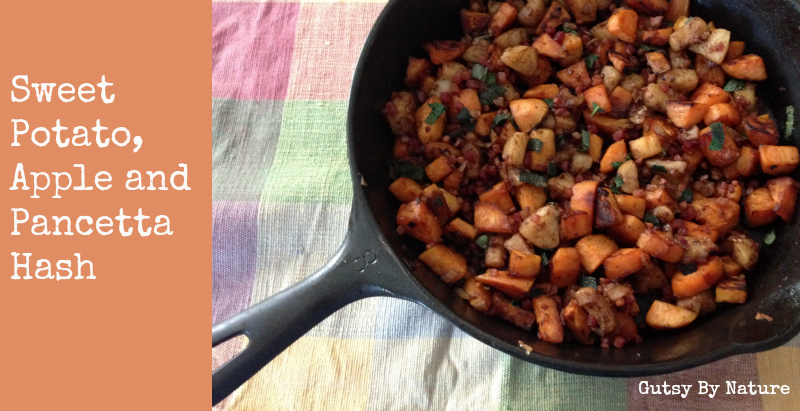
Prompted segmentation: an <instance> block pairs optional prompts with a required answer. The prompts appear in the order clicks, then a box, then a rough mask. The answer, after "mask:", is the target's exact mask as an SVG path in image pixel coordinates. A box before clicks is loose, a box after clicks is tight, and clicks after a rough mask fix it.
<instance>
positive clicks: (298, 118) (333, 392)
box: [211, 0, 800, 411]
mask: <svg viewBox="0 0 800 411" xmlns="http://www.w3.org/2000/svg"><path fill="white" fill-rule="evenodd" d="M432 1H433V0H432ZM384 5H385V2H384V1H380V0H376V1H369V0H362V1H346V2H341V1H321V2H305V1H303V2H300V1H268V2H212V4H211V15H212V22H211V65H212V71H211V115H212V131H211V133H212V164H213V200H212V221H213V249H212V255H213V270H212V284H213V285H212V303H211V304H212V305H211V323H212V324H216V323H217V322H219V321H221V320H224V319H226V318H228V317H230V316H231V315H233V314H235V313H237V312H239V311H241V310H243V309H245V308H247V307H249V306H250V305H253V304H256V303H258V302H260V301H262V300H264V299H265V298H267V297H269V296H271V295H273V294H275V293H277V292H278V291H280V290H283V289H285V288H287V287H289V286H291V285H292V284H294V283H296V282H298V281H300V280H301V279H302V278H304V277H306V276H307V275H309V274H311V273H313V272H314V271H316V270H317V269H318V268H319V267H321V266H322V265H323V264H324V263H325V262H327V261H328V259H329V258H330V257H331V256H332V255H333V253H334V251H335V250H336V249H337V248H338V246H339V244H340V243H341V240H342V239H343V238H344V234H345V229H346V226H347V218H348V213H349V211H350V201H351V199H352V189H351V187H350V182H349V174H348V163H347V150H346V145H345V114H346V107H347V95H348V90H349V87H350V82H351V78H352V74H353V70H354V68H355V65H356V61H357V59H358V55H359V52H360V50H361V47H362V45H363V43H364V40H365V39H366V36H367V34H368V33H369V30H370V28H371V26H372V24H373V22H374V21H375V19H376V18H377V16H378V14H379V13H380V11H381V10H382V9H383V7H384ZM387 97H388V96H387ZM235 349H236V347H232V346H231V345H230V344H229V345H227V346H226V347H224V348H219V349H214V350H212V369H213V368H214V367H216V366H217V365H219V364H221V363H224V362H225V361H226V360H227V359H229V358H230V357H231V355H232V354H233V352H235ZM642 380H643V379H640V378H631V379H620V378H617V379H611V378H593V377H584V376H577V375H572V374H567V373H563V372H559V371H553V370H549V369H546V368H543V367H539V366H536V365H531V364H528V363H525V362H522V361H520V360H517V359H515V358H512V357H509V356H507V355H505V354H503V353H501V352H498V351H496V350H494V349H492V348H490V347H488V346H486V345H484V344H482V343H480V342H478V341H476V340H474V339H472V338H471V337H469V336H467V335H466V334H464V333H463V332H461V331H460V330H458V329H457V328H455V327H454V326H453V325H451V324H450V323H448V322H447V321H445V320H443V319H442V318H440V317H438V316H437V315H435V314H433V313H431V312H429V311H428V310H426V309H425V308H422V307H419V306H417V305H415V304H413V303H409V302H405V301H399V300H395V299H389V298H372V299H367V300H362V301H360V302H357V303H355V304H352V305H350V306H348V307H346V308H345V309H343V310H341V311H339V312H338V313H336V314H334V315H333V316H332V317H330V318H328V319H327V320H325V321H324V322H323V323H322V324H320V325H319V326H317V327H316V328H314V329H313V330H312V331H311V332H310V333H309V334H308V335H306V336H305V337H303V338H301V339H300V340H299V341H297V342H296V343H295V344H294V345H292V346H291V347H290V348H289V349H288V350H287V351H285V352H284V353H283V354H281V355H280V356H279V357H278V358H276V359H275V360H274V361H273V362H272V363H270V364H269V365H268V366H267V367H265V368H264V369H263V370H262V371H261V372H259V373H258V374H257V375H256V376H255V377H254V378H252V379H251V380H250V381H249V382H248V383H246V384H245V385H244V386H243V387H242V388H241V389H239V390H238V391H236V392H235V393H234V394H232V395H231V396H230V397H229V398H228V399H227V400H225V401H224V402H223V403H221V404H220V405H218V406H217V407H215V408H217V409H220V410H281V411H284V410H366V409H369V410H381V411H386V410H486V411H488V410H551V409H568V410H569V409H574V410H618V409H636V410H649V409H653V410H656V409H659V410H660V409H678V408H679V409H681V410H686V411H688V410H706V409H731V410H760V409H770V410H788V409H800V339H798V338H795V339H794V340H793V341H792V342H790V343H789V344H787V345H786V346H784V347H780V348H778V349H775V350H772V351H769V352H765V353H761V354H753V355H740V356H736V357H733V358H729V359H725V360H722V361H719V362H716V363H713V364H710V365H707V366H704V367H699V368H696V369H693V370H690V371H685V372H680V373H675V374H671V375H666V376H658V377H649V378H645V379H644V380H647V381H650V382H651V383H654V384H660V383H662V382H663V381H667V382H668V383H669V384H693V385H694V387H693V389H692V393H691V394H690V395H689V396H688V397H687V398H686V399H682V398H681V397H679V396H669V397H667V396H663V395H642V394H639V393H638V383H639V382H640V381H642ZM699 380H704V381H708V382H711V383H713V384H721V385H722V388H721V390H724V389H725V381H734V380H735V381H737V382H740V383H742V382H743V383H745V384H747V383H748V382H750V381H752V382H753V383H754V384H759V383H761V384H786V385H789V386H790V387H791V390H792V394H790V395H763V396H761V395H755V396H751V395H724V394H723V393H720V394H718V395H717V396H716V397H715V398H713V399H710V398H708V397H707V396H699V395H697V394H696V390H697V384H698V383H697V381H699Z"/></svg>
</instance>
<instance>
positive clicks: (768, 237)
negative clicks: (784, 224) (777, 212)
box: [764, 228, 775, 245]
mask: <svg viewBox="0 0 800 411" xmlns="http://www.w3.org/2000/svg"><path fill="white" fill-rule="evenodd" d="M774 242H775V229H774V228H773V229H772V230H770V232H768V233H767V235H765V236H764V244H766V245H772V243H774Z"/></svg>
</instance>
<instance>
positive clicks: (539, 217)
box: [519, 205, 561, 248]
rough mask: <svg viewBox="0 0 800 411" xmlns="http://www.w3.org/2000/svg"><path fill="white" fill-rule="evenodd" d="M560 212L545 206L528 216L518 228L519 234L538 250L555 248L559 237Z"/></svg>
mask: <svg viewBox="0 0 800 411" xmlns="http://www.w3.org/2000/svg"><path fill="white" fill-rule="evenodd" d="M559 219H560V212H559V210H558V208H556V207H554V206H552V205H546V206H544V207H542V208H540V209H538V210H536V212H535V213H533V214H531V215H530V216H528V218H526V219H525V221H523V222H522V224H521V225H520V226H519V233H520V234H522V236H523V237H525V238H526V239H527V240H528V241H530V242H531V243H533V245H535V246H536V247H539V248H556V247H558V244H559V243H560V242H561V239H560V237H559V232H560V231H559Z"/></svg>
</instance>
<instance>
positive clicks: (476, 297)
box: [459, 277, 492, 313]
mask: <svg viewBox="0 0 800 411" xmlns="http://www.w3.org/2000/svg"><path fill="white" fill-rule="evenodd" d="M459 295H460V296H461V297H462V298H465V299H466V300H468V301H469V304H470V305H471V306H472V308H474V309H476V310H478V311H480V312H482V313H485V312H487V311H489V308H490V307H491V306H492V292H491V291H489V289H488V288H486V286H484V285H483V284H481V283H479V282H478V280H476V279H475V277H468V278H467V280H466V281H464V293H463V294H459Z"/></svg>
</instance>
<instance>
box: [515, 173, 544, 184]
mask: <svg viewBox="0 0 800 411" xmlns="http://www.w3.org/2000/svg"><path fill="white" fill-rule="evenodd" d="M519 181H522V182H523V183H528V184H533V185H535V186H537V187H547V177H545V176H543V175H541V174H536V173H531V172H528V171H524V172H522V173H519Z"/></svg>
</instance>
